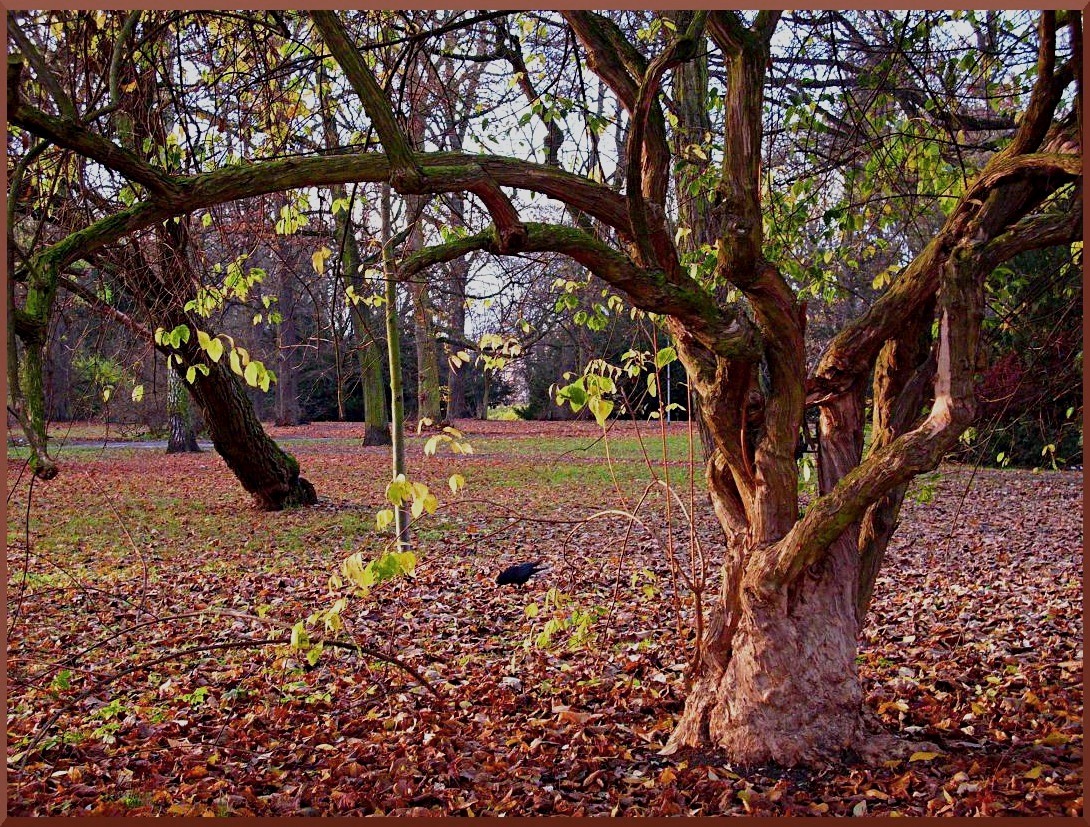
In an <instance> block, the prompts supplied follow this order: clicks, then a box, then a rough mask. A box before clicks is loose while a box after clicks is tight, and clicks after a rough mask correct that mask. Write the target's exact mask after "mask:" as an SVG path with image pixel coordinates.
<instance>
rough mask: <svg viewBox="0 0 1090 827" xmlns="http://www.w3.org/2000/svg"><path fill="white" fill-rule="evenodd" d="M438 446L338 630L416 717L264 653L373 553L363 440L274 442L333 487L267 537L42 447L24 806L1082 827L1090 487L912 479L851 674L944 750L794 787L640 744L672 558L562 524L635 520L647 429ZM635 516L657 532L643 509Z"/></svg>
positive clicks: (374, 483)
mask: <svg viewBox="0 0 1090 827" xmlns="http://www.w3.org/2000/svg"><path fill="white" fill-rule="evenodd" d="M457 424H458V425H459V427H462V428H463V429H464V430H465V432H466V435H467V438H469V439H470V441H471V442H472V444H473V447H474V449H475V454H474V455H473V456H468V457H465V456H451V455H449V454H440V455H439V456H437V457H430V458H429V457H425V456H424V455H423V450H422V449H423V444H424V437H414V438H412V439H411V440H410V444H409V450H408V454H409V466H410V476H411V477H412V478H414V479H421V480H423V481H424V482H426V483H428V485H430V486H431V487H432V489H433V490H434V491H436V492H437V493H438V494H439V499H440V502H441V507H440V509H439V511H438V512H437V513H436V514H434V515H431V516H425V517H423V518H422V519H421V520H420V521H419V522H418V523H417V524H416V529H417V532H416V536H417V538H418V541H419V548H418V563H417V568H416V572H415V574H414V575H413V576H412V577H411V578H402V579H398V580H394V581H389V582H386V583H383V584H381V585H379V586H378V587H377V588H376V589H375V590H374V592H373V593H372V595H371V596H370V597H368V598H353V599H352V600H351V601H350V603H349V606H348V608H347V609H346V610H345V612H344V619H345V623H346V627H347V632H348V633H350V634H351V636H352V639H354V640H355V642H357V643H359V644H361V645H363V646H365V647H368V648H369V650H374V651H378V652H384V653H388V654H390V655H393V656H395V657H397V658H398V659H400V660H401V661H402V662H404V663H406V664H407V665H409V666H411V667H412V668H413V669H414V670H416V671H417V672H418V673H419V674H420V675H421V676H423V677H424V678H425V679H426V680H427V681H428V682H429V684H430V685H431V686H432V687H433V689H434V691H435V693H436V694H435V695H433V694H431V693H429V692H428V691H427V690H425V689H424V688H422V687H421V685H420V684H419V683H418V681H417V680H416V679H415V678H413V677H412V676H411V675H410V674H408V673H407V672H405V671H402V670H401V669H398V668H395V667H392V666H390V665H389V664H385V663H383V662H381V661H380V660H379V659H378V658H377V657H368V656H363V657H360V656H358V655H357V654H355V653H353V652H348V651H336V650H332V649H328V648H327V649H326V650H325V652H324V653H323V654H322V656H321V658H320V659H319V660H318V661H317V665H316V666H314V667H312V666H311V664H310V663H308V661H307V658H306V657H305V655H304V654H303V653H301V652H299V651H297V650H293V649H291V648H290V647H288V646H286V645H279V644H278V645H272V644H270V643H268V641H270V640H277V639H283V638H285V637H286V636H287V635H288V634H289V631H290V628H291V626H292V625H293V624H295V623H297V622H298V621H299V620H302V619H305V618H306V617H307V616H308V615H309V614H310V613H312V612H314V611H316V610H320V609H324V608H328V607H329V605H330V603H331V598H330V597H329V595H328V593H327V582H328V578H329V576H330V574H332V573H334V572H335V571H336V570H337V569H338V567H339V566H340V563H341V561H342V560H343V559H344V558H345V557H346V556H347V555H348V554H350V553H352V552H355V551H361V552H363V553H364V554H365V556H367V557H373V556H375V555H377V554H379V553H380V552H381V551H382V549H383V548H384V546H385V545H386V543H387V542H388V540H389V537H388V535H387V534H385V533H379V532H377V531H376V530H375V523H374V514H375V512H376V510H378V509H379V508H381V507H382V498H383V487H384V482H383V481H384V480H386V479H387V478H388V475H389V470H388V469H389V460H388V455H387V454H386V452H385V451H384V450H383V449H374V448H367V449H364V448H360V447H359V446H358V438H359V437H360V436H361V435H362V426H358V425H347V424H344V425H338V424H330V423H318V424H315V425H312V426H307V427H301V428H293V429H277V428H269V431H270V433H271V434H272V435H273V436H275V437H277V438H278V439H279V438H284V437H289V438H291V437H295V438H299V439H289V440H286V441H285V446H286V447H287V448H288V450H290V451H291V452H292V453H293V454H294V455H295V456H296V457H297V458H298V459H299V461H300V464H301V466H302V468H303V474H304V476H306V477H307V478H308V479H310V480H311V481H312V482H313V483H314V484H315V486H316V487H317V490H318V494H319V505H318V506H316V507H313V508H308V509H303V510H295V511H287V512H281V513H271V514H270V513H260V512H257V511H255V510H253V509H252V507H251V506H250V505H249V501H248V497H247V496H246V495H245V493H244V492H243V491H242V490H241V489H240V488H239V486H238V484H237V482H236V480H235V479H234V477H233V476H232V475H231V474H230V473H229V472H228V471H227V469H226V468H225V466H224V464H223V462H222V461H221V460H220V459H219V458H218V456H216V455H215V454H213V453H204V454H201V455H183V456H166V455H165V454H163V453H161V452H160V451H158V450H153V449H148V448H128V449H125V448H109V449H105V450H103V449H102V448H101V447H97V446H96V445H95V444H94V443H85V444H80V445H78V446H76V445H70V446H69V447H66V448H65V449H63V450H61V452H60V453H59V459H60V461H61V462H62V463H63V467H62V472H61V475H60V476H59V477H58V478H57V479H56V480H54V481H52V482H49V483H42V482H40V481H39V482H35V483H34V485H33V489H32V499H31V506H30V509H29V511H28V508H27V505H28V490H29V480H30V476H29V474H28V473H25V471H24V468H23V465H24V462H23V461H22V460H21V459H20V458H19V449H17V448H9V461H8V490H9V495H8V511H7V519H8V523H7V531H8V536H7V540H8V598H9V604H8V608H9V613H8V659H9V706H8V749H9V754H8V780H9V800H10V812H11V814H13V815H47V814H48V815H54V814H62V813H70V814H75V813H92V814H98V815H125V814H133V815H139V814H143V815H151V814H160V813H170V814H191V815H201V814H214V815H220V814H255V815H273V814H284V815H292V814H296V815H298V814H314V813H315V812H317V813H322V814H327V813H328V814H373V813H384V814H407V813H413V814H419V813H424V812H429V813H435V814H443V813H451V814H470V813H473V814H478V815H493V814H500V813H507V814H512V815H518V814H530V813H554V814H559V813H564V814H577V815H578V814H608V813H614V812H615V813H618V814H684V813H695V814H705V815H710V814H719V813H724V814H725V813H735V814H745V813H770V814H821V813H827V814H845V815H846V814H852V813H854V814H857V815H858V814H862V813H864V812H866V813H871V814H884V813H890V812H898V813H901V814H904V815H930V814H938V813H941V814H950V815H978V814H981V815H983V814H986V815H1002V814H1008V815H1013V814H1020V813H1044V814H1052V815H1065V814H1066V815H1080V814H1081V813H1082V780H1081V764H1082V741H1083V733H1082V711H1083V709H1082V695H1083V690H1082V657H1083V651H1082V609H1081V607H1082V488H1083V487H1082V475H1081V474H1076V473H1071V472H1055V471H1045V472H1040V473H1032V472H1029V471H1012V470H1006V471H993V470H978V471H974V470H973V469H971V468H964V467H958V466H945V467H944V468H943V469H942V472H941V473H939V474H933V475H928V476H926V477H924V478H921V479H919V480H917V481H916V482H915V483H914V488H913V489H912V490H913V493H914V496H910V498H909V499H908V500H906V504H905V508H904V511H903V512H902V524H901V528H900V530H899V532H898V534H897V536H896V538H895V540H894V542H893V545H892V546H891V549H890V551H889V554H888V558H887V566H886V568H885V570H884V571H883V573H882V575H881V576H880V577H879V581H878V586H877V594H876V598H875V603H874V606H873V608H872V612H871V615H870V617H869V618H868V622H867V624H866V627H865V629H864V631H863V635H862V654H861V655H860V658H859V660H860V669H861V672H862V675H863V680H864V688H865V692H866V696H867V705H868V707H869V709H870V710H871V712H872V713H873V714H874V716H875V718H876V719H877V720H878V721H880V722H881V724H882V725H883V726H884V727H885V728H886V729H887V730H888V731H890V732H893V733H897V734H900V735H903V736H904V737H906V738H909V739H911V740H914V741H929V742H931V743H932V744H933V745H934V749H931V750H921V751H919V752H918V753H917V754H916V755H914V756H912V758H913V759H914V760H904V761H891V762H889V763H888V764H887V765H885V766H879V767H868V766H864V765H862V764H859V763H848V764H847V765H845V766H842V767H830V768H827V769H824V770H821V769H817V770H792V771H789V772H785V771H782V770H778V769H776V768H769V767H763V768H762V767H757V768H739V767H731V766H728V765H725V764H724V763H723V762H722V761H721V760H720V759H718V758H717V756H715V755H714V754H711V753H694V752H685V751H682V752H679V753H678V754H676V755H673V756H670V757H668V758H665V757H660V756H658V755H657V752H658V750H659V749H660V748H661V747H662V745H663V744H664V743H665V740H666V737H667V736H668V734H669V732H670V730H671V727H672V724H673V722H674V720H675V719H676V716H677V715H678V714H679V712H680V709H681V701H680V699H681V698H682V697H684V685H683V681H684V669H685V656H686V655H687V653H688V648H689V647H690V645H691V641H688V640H684V641H683V640H679V637H678V632H677V629H678V623H677V620H676V618H675V614H674V611H675V594H676V592H675V586H674V582H673V578H672V576H671V572H670V566H669V565H668V561H667V555H666V553H665V552H664V550H663V549H662V548H661V547H656V545H655V543H653V542H652V541H651V540H649V538H648V537H647V535H646V534H644V533H642V532H641V531H640V529H639V527H638V526H636V527H633V528H632V531H631V534H630V535H629V536H628V537H627V543H626V542H625V539H626V532H627V530H628V528H629V524H628V523H626V522H624V521H622V520H620V519H617V518H610V519H607V518H601V519H596V520H594V521H591V522H589V523H581V522H577V521H579V520H582V519H584V518H586V517H589V516H591V515H592V514H595V513H596V512H599V511H602V510H604V509H616V508H624V507H627V508H632V507H634V506H635V503H636V501H637V500H638V499H639V497H640V495H641V494H642V493H643V492H644V490H645V489H646V487H647V485H648V483H649V481H650V479H651V471H650V470H649V469H648V467H647V465H646V464H645V462H644V460H643V458H642V457H643V454H644V451H645V450H646V452H647V453H648V454H649V455H650V457H651V458H652V460H654V459H655V457H659V458H661V455H662V450H663V448H662V444H663V443H662V438H661V436H660V432H659V428H658V426H657V425H644V426H643V427H642V428H641V432H642V433H643V434H644V439H645V442H644V445H643V447H641V444H640V443H639V441H637V440H636V439H635V438H634V436H633V434H634V431H633V429H632V426H624V425H618V426H617V428H616V429H615V430H614V432H613V433H612V434H611V437H610V440H609V442H608V452H609V456H610V457H611V458H612V459H613V463H612V465H611V464H609V463H607V461H606V450H607V449H606V445H605V444H603V443H602V442H596V438H597V436H598V435H600V430H599V429H597V428H596V427H595V426H593V425H592V424H591V425H588V424H584V423H541V422H533V423H519V422H488V423H483V422H473V421H466V422H459V423H457ZM669 431H670V435H669V439H668V441H667V444H668V450H669V452H670V456H671V458H672V460H673V462H671V464H670V466H669V469H670V476H671V482H672V483H673V484H674V485H675V487H676V489H677V491H678V493H679V495H680V498H681V501H682V502H684V503H685V504H686V507H688V504H689V503H690V502H691V501H695V503H696V533H697V536H698V538H703V547H704V549H705V552H706V554H707V555H708V559H709V560H714V559H715V555H716V548H717V546H716V539H715V538H716V536H717V534H718V528H717V527H716V526H715V525H714V518H713V517H712V515H711V514H710V508H709V507H708V506H707V504H706V501H705V499H704V497H703V496H702V493H701V489H700V483H699V481H698V483H697V484H696V485H695V487H694V490H692V491H691V490H690V486H689V481H688V464H687V462H686V459H685V458H686V455H687V452H688V447H687V436H686V434H687V429H686V425H685V424H684V423H675V424H673V425H671V426H669ZM77 433H78V435H79V436H80V437H83V438H85V439H98V440H99V442H100V443H101V441H102V439H103V438H104V435H103V434H102V433H101V431H100V430H99V431H95V430H94V429H93V428H88V427H81V428H80V429H79V430H78V431H77ZM58 436H59V434H58ZM111 438H112V436H111ZM453 473H460V474H462V475H463V476H464V477H465V479H466V483H467V485H466V488H465V489H464V491H463V492H462V493H460V494H459V495H458V496H457V497H455V496H452V495H451V494H450V491H449V489H447V487H446V480H447V478H448V477H449V476H450V475H451V474H453ZM656 473H659V474H661V473H662V470H661V467H660V466H656ZM640 514H641V515H643V519H644V520H645V521H646V522H647V523H648V524H649V525H653V526H656V527H658V528H662V526H663V524H664V519H665V515H664V506H663V499H662V498H661V497H657V496H653V497H651V498H649V500H648V502H647V503H646V504H645V505H644V507H643V510H641V512H640ZM671 516H672V518H673V521H674V537H675V540H676V550H677V553H678V554H679V555H680V556H681V557H683V558H684V560H683V562H684V565H685V566H686V567H687V566H688V552H687V550H686V543H687V542H688V537H689V528H688V526H687V525H686V524H685V523H684V521H683V520H679V519H678V508H677V507H672V508H671ZM718 536H721V534H719V535H718ZM28 538H29V546H30V549H29V551H30V553H29V554H28V542H27V541H28ZM661 539H662V541H663V542H664V543H666V533H665V532H663V533H662V534H661ZM539 557H540V558H544V559H545V561H546V562H547V563H549V564H550V566H551V568H550V570H549V571H548V572H546V573H545V574H543V575H539V576H538V577H536V578H535V579H533V580H531V581H530V583H529V584H528V585H527V586H526V587H525V588H504V589H498V588H497V587H496V586H495V584H494V578H495V575H496V573H497V571H499V569H500V568H502V567H503V566H504V565H506V564H507V563H510V562H517V561H523V560H530V559H537V558H539ZM891 584H896V585H897V588H896V589H893V588H890V587H889V586H890V585H891ZM714 585H715V584H714V582H713V583H712V584H711V586H710V588H714ZM551 587H555V588H556V589H558V590H559V591H560V592H562V593H563V594H564V595H565V596H566V598H567V601H568V602H566V603H564V604H563V605H561V607H560V608H559V609H557V608H556V606H555V605H554V604H552V603H549V604H548V605H546V594H547V592H548V591H549V589H550V588H551ZM681 597H682V598H685V597H686V595H685V594H681ZM529 606H534V607H536V609H528V607H529ZM572 609H578V610H580V611H591V610H594V609H599V610H601V612H602V616H601V617H600V618H599V620H598V621H597V622H596V623H594V624H593V625H591V626H590V627H589V628H588V637H587V638H586V639H585V640H584V641H583V642H582V644H581V645H576V646H575V647H574V648H573V646H572V645H571V644H572V643H573V640H572V634H571V631H572V630H571V629H568V630H566V631H565V630H563V629H560V630H558V631H557V632H556V633H555V634H554V635H553V639H552V641H551V643H550V644H549V645H539V643H542V641H539V640H538V638H539V636H540V635H541V633H542V632H543V630H544V629H545V624H546V623H547V622H548V621H549V620H550V619H560V618H564V617H570V616H571V611H572ZM681 611H682V612H684V613H689V612H691V611H692V609H691V602H690V601H687V600H684V601H683V603H682V605H681ZM686 616H687V614H686ZM682 628H687V624H682ZM345 639H348V638H347V637H346V638H345ZM574 642H575V643H576V644H579V641H578V640H576V641H574Z"/></svg>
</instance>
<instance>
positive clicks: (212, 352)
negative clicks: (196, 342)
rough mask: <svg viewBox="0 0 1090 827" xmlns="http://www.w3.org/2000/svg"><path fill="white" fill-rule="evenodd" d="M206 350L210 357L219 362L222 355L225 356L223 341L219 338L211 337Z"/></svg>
mask: <svg viewBox="0 0 1090 827" xmlns="http://www.w3.org/2000/svg"><path fill="white" fill-rule="evenodd" d="M205 350H206V351H207V352H208V358H209V359H211V360H212V361H213V362H218V361H219V360H220V357H221V356H223V342H222V341H220V340H219V338H214V339H209V340H208V347H206V348H205Z"/></svg>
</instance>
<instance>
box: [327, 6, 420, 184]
mask: <svg viewBox="0 0 1090 827" xmlns="http://www.w3.org/2000/svg"><path fill="white" fill-rule="evenodd" d="M310 16H311V18H312V19H313V20H314V24H315V25H316V26H317V27H318V30H319V31H320V32H321V33H322V39H323V40H324V41H325V44H326V46H328V47H329V51H330V52H331V53H332V54H333V57H334V58H335V59H336V61H337V63H339V64H340V66H341V68H342V69H343V70H344V74H345V77H347V78H348V82H349V83H351V84H352V88H353V89H354V90H355V91H356V94H357V95H359V98H360V102H361V103H363V108H364V109H365V110H366V112H367V116H368V117H369V118H370V119H371V123H373V124H374V125H375V129H376V131H377V132H378V134H379V138H380V140H381V141H382V147H383V149H385V150H386V153H387V154H388V155H389V156H390V185H391V186H392V187H393V188H394V189H395V190H397V191H398V192H399V193H403V194H405V193H422V192H423V191H424V190H423V189H422V186H423V174H422V173H421V171H420V168H419V166H417V164H416V160H415V158H414V157H413V151H412V147H411V146H410V145H409V140H408V138H407V137H406V136H405V133H404V132H402V131H401V127H400V126H398V124H397V120H396V119H395V118H394V112H393V109H391V108H390V102H389V100H388V99H387V97H386V93H385V92H384V91H383V90H382V87H381V86H379V85H378V81H376V80H375V76H374V75H372V74H371V70H370V69H368V68H367V64H366V63H364V62H363V56H362V55H361V54H360V52H359V50H358V49H357V48H356V47H355V46H353V45H352V43H351V42H350V41H349V39H348V32H347V31H346V30H345V28H344V24H342V23H341V20H340V18H339V17H338V16H337V14H336V13H335V12H332V11H312V12H311V13H310Z"/></svg>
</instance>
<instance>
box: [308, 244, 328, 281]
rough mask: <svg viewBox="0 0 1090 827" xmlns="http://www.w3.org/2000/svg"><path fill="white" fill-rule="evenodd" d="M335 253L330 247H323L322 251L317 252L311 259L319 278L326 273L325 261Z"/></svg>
mask: <svg viewBox="0 0 1090 827" xmlns="http://www.w3.org/2000/svg"><path fill="white" fill-rule="evenodd" d="M332 253H333V251H332V250H330V249H329V248H328V247H322V249H320V250H315V251H314V253H313V255H311V257H310V263H311V264H312V265H313V266H314V272H315V273H317V274H318V275H319V276H320V275H322V273H324V272H325V260H326V259H327V258H329V256H330V255H331V254H332Z"/></svg>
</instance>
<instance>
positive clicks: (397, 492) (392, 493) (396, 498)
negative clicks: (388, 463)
mask: <svg viewBox="0 0 1090 827" xmlns="http://www.w3.org/2000/svg"><path fill="white" fill-rule="evenodd" d="M411 493H412V485H410V484H409V481H408V480H406V479H405V475H404V474H398V475H397V477H396V478H395V479H393V480H391V482H390V484H389V485H387V486H386V499H387V500H388V501H389V502H390V503H392V504H393V505H397V506H400V505H402V504H403V503H404V502H405V498H406V497H408V496H409V495H410V494H411Z"/></svg>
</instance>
